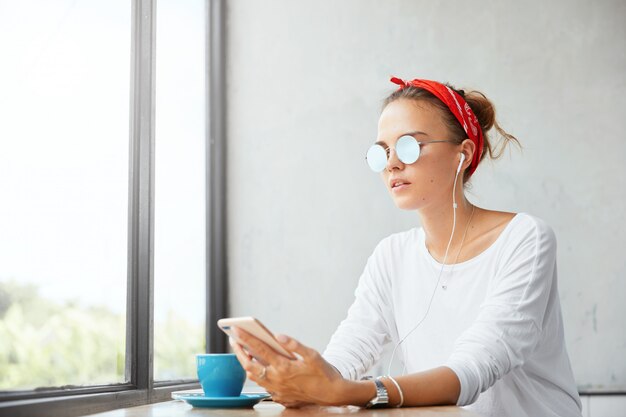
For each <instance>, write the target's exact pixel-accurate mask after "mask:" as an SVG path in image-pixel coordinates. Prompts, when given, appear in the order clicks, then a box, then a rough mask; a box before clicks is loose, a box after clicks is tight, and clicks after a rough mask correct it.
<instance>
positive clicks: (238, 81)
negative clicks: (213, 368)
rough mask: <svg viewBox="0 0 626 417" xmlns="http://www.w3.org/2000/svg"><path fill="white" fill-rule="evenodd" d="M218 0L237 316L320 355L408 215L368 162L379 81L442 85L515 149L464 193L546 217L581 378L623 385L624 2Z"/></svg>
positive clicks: (383, 90) (413, 220) (585, 384)
mask: <svg viewBox="0 0 626 417" xmlns="http://www.w3.org/2000/svg"><path fill="white" fill-rule="evenodd" d="M228 5H229V8H228V16H229V17H228V63H227V71H228V77H229V79H228V88H227V92H228V100H229V102H228V161H227V163H228V202H227V204H228V215H229V221H228V233H229V243H228V250H229V263H228V265H229V273H230V285H231V295H230V300H229V302H230V307H231V313H232V314H233V315H254V316H257V317H258V318H260V319H261V320H262V321H264V322H265V323H266V324H267V325H269V326H270V327H271V328H272V329H274V330H276V331H282V332H286V333H289V334H292V335H293V336H295V337H297V338H299V339H301V340H302V341H303V342H305V343H307V344H309V345H311V346H313V347H315V348H317V349H319V350H323V348H324V347H325V345H326V343H327V342H328V340H329V338H330V336H331V334H332V332H333V331H334V330H335V328H336V326H337V325H338V323H339V322H340V321H341V320H342V319H343V318H344V317H345V314H346V311H347V308H348V307H349V305H350V304H351V302H352V300H353V291H354V288H355V286H356V283H357V280H358V278H359V275H360V273H361V271H362V269H363V267H364V265H365V261H366V258H367V257H368V256H369V255H370V253H371V251H372V250H373V248H374V246H375V244H376V243H377V242H378V241H379V240H380V239H381V238H383V237H384V236H387V235H388V234H390V233H393V232H395V231H400V230H405V229H408V228H410V227H413V226H415V225H417V224H418V218H417V215H416V214H415V213H412V212H403V211H400V210H399V209H397V208H396V207H395V206H394V205H393V203H392V201H391V199H390V197H389V196H388V195H387V194H386V191H385V189H384V187H383V184H382V182H381V181H380V179H379V178H378V177H377V176H376V175H375V174H372V173H371V172H369V171H368V169H367V167H366V165H365V162H364V154H365V150H366V148H367V147H368V145H370V144H371V143H372V142H373V140H374V138H375V136H376V123H377V118H378V114H379V110H380V103H381V100H382V99H383V98H384V97H385V96H386V95H387V94H388V93H390V92H391V91H393V90H394V88H395V85H393V84H391V83H390V82H388V79H389V77H390V75H397V76H400V77H402V78H415V77H420V78H431V79H437V80H440V81H449V82H452V83H453V84H454V85H455V86H457V87H460V88H477V89H480V90H482V91H483V92H485V93H486V94H487V96H488V97H489V98H490V99H492V100H493V102H494V103H495V104H496V108H497V110H498V116H499V119H500V121H501V123H502V125H503V126H504V127H505V128H506V129H507V130H509V131H510V132H511V133H513V134H515V135H516V136H517V137H518V138H519V139H520V141H521V142H522V144H523V146H524V148H525V149H524V151H523V153H520V152H518V151H516V150H515V149H513V152H512V153H510V154H508V153H507V154H506V155H505V157H504V158H503V159H501V160H500V161H498V162H496V163H495V164H491V163H486V164H484V165H481V167H480V168H479V169H478V171H477V173H476V175H475V178H474V180H473V182H474V184H473V189H472V190H471V193H470V194H469V198H470V200H472V201H473V202H475V203H477V204H479V205H481V206H484V207H488V208H493V209H498V210H507V211H515V212H519V211H524V212H529V213H532V214H534V215H537V216H539V217H542V218H544V219H545V220H547V221H548V222H549V224H551V225H552V227H553V228H554V229H555V231H556V233H557V237H558V242H559V266H558V267H559V274H560V283H559V286H560V293H561V300H562V304H563V314H564V317H565V320H566V329H565V330H566V337H567V345H568V349H569V351H570V355H571V357H572V360H573V366H574V371H575V374H576V378H577V381H578V383H579V386H580V388H581V389H588V388H596V389H607V388H609V389H621V390H622V391H623V390H625V389H626V360H625V359H624V358H625V357H626V354H625V353H626V352H625V351H626V332H625V331H624V329H626V325H625V324H626V323H625V319H624V317H626V314H625V312H624V303H623V302H621V300H622V298H623V295H624V294H626V279H625V278H626V261H625V260H624V259H626V258H625V257H624V256H623V248H624V247H625V246H626V238H625V237H624V230H625V227H624V226H625V223H626V218H625V216H624V212H625V208H626V207H625V201H626V199H625V198H624V196H623V190H624V189H626V169H625V168H624V165H623V164H624V163H623V160H624V155H626V133H625V129H624V127H623V121H624V120H626V117H625V116H626V114H625V113H626V111H625V110H624V109H625V108H626V53H625V52H624V51H626V24H624V22H626V2H623V1H613V2H610V1H591V0H588V1H565V0H558V1H552V2H540V1H534V2H523V4H522V2H515V1H511V0H508V1H489V2H485V1H466V2H454V3H451V2H438V1H409V0H395V1H384V2H383V1H363V0H358V1H357V0H350V1H348V0H344V1H331V0H323V1H321V0H315V1H313V0H311V1H288V0H284V1H277V0H272V1H263V2H258V1H253V0H245V1H244V0H231V1H229V2H228ZM585 401H587V402H588V403H589V404H587V405H586V407H587V408H586V411H589V410H593V407H591V405H592V404H591V403H592V402H593V401H596V402H597V403H598V404H605V403H606V402H603V401H605V400H604V399H603V398H601V397H593V398H591V399H585ZM606 401H608V403H609V404H611V401H619V400H618V399H617V397H609V399H608V400H606ZM622 409H623V408H622ZM595 415H597V414H595V413H594V416H595ZM606 415H609V414H606Z"/></svg>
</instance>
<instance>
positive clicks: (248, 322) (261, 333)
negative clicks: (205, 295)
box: [217, 317, 297, 359]
mask: <svg viewBox="0 0 626 417" xmlns="http://www.w3.org/2000/svg"><path fill="white" fill-rule="evenodd" d="M217 326H218V327H219V328H220V329H222V330H223V331H224V333H226V334H227V335H229V336H230V337H232V338H233V339H235V340H237V338H236V337H235V335H234V334H233V332H232V331H231V327H232V326H235V327H238V328H240V329H243V330H245V331H247V332H248V333H250V334H251V335H253V336H254V337H256V338H257V339H260V340H262V341H263V342H265V343H266V344H267V345H269V346H270V347H271V348H272V349H274V350H275V351H276V352H278V353H280V354H281V355H283V356H284V357H286V358H289V359H297V358H296V357H295V356H294V355H293V353H291V352H289V351H288V350H286V349H285V348H284V347H282V345H281V344H280V343H278V340H276V338H275V337H274V335H273V334H272V332H270V331H269V330H268V329H267V327H265V326H264V325H263V323H261V322H260V321H259V320H257V319H255V318H254V317H233V318H224V319H219V320H218V321H217Z"/></svg>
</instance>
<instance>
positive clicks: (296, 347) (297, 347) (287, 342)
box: [276, 334, 318, 359]
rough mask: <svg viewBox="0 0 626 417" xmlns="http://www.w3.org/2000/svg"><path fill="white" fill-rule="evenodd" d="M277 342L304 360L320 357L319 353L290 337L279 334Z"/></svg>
mask: <svg viewBox="0 0 626 417" xmlns="http://www.w3.org/2000/svg"><path fill="white" fill-rule="evenodd" d="M276 340H278V342H279V343H280V344H281V345H282V346H283V347H284V348H285V349H287V350H288V351H290V352H296V353H297V354H299V355H300V356H301V357H302V358H303V359H315V358H316V357H317V356H318V353H317V351H316V350H315V349H311V348H310V347H308V346H305V345H303V344H302V343H300V342H298V341H297V340H296V339H294V338H293V337H289V336H287V335H285V334H279V335H277V336H276Z"/></svg>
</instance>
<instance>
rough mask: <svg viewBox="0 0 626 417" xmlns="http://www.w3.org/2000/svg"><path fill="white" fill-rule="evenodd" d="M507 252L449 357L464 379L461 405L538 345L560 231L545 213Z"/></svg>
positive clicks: (476, 396)
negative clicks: (549, 223)
mask: <svg viewBox="0 0 626 417" xmlns="http://www.w3.org/2000/svg"><path fill="white" fill-rule="evenodd" d="M521 233H523V236H520V237H519V239H518V240H516V242H517V244H515V245H512V247H509V248H508V249H507V250H506V252H505V253H504V254H503V258H502V262H503V263H502V265H503V266H502V268H500V270H499V272H498V273H497V275H496V276H495V277H494V278H493V280H492V282H491V283H490V286H489V289H488V294H487V296H486V297H485V300H484V302H483V303H482V305H481V306H480V312H479V314H478V317H477V319H476V321H475V322H474V323H473V324H472V325H471V326H470V327H469V328H468V329H467V330H466V331H465V332H463V334H461V336H460V337H459V338H458V339H457V340H456V342H455V345H454V351H453V353H452V355H451V356H450V358H449V359H448V361H447V363H446V364H445V365H446V366H447V367H449V368H450V369H452V370H453V371H454V372H455V373H456V375H457V376H458V378H459V381H460V383H461V393H460V396H459V399H458V402H457V405H459V406H462V405H468V404H471V403H473V402H474V401H476V399H477V398H478V396H479V394H480V393H481V392H483V391H485V390H486V389H488V388H489V387H491V386H492V385H493V384H494V383H495V382H496V381H497V380H498V379H500V378H501V377H502V376H503V375H505V374H507V373H508V372H509V371H510V370H512V369H514V368H516V367H519V366H521V365H523V364H524V362H525V361H526V360H527V359H528V357H529V355H530V354H531V353H532V351H533V349H534V348H535V346H536V345H537V343H538V341H539V339H540V337H541V333H542V327H543V320H544V315H545V312H546V308H547V304H548V300H549V299H550V293H551V291H552V288H553V284H554V283H553V280H555V279H556V276H555V268H556V237H555V235H554V232H553V231H552V229H551V228H550V227H549V226H548V225H546V224H545V223H544V222H543V221H542V220H541V219H535V227H530V228H529V229H528V230H527V231H525V232H521Z"/></svg>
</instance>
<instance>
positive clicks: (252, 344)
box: [232, 327, 286, 366]
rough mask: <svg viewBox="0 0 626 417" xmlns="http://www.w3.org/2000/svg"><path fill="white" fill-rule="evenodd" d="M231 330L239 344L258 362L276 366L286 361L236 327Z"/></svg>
mask: <svg viewBox="0 0 626 417" xmlns="http://www.w3.org/2000/svg"><path fill="white" fill-rule="evenodd" d="M232 329H233V331H234V333H235V336H236V337H237V339H238V341H239V343H241V344H242V345H244V346H245V347H246V349H247V350H248V352H250V354H251V355H252V356H253V357H254V358H256V359H257V360H259V361H260V362H262V363H264V364H269V365H272V366H276V365H278V364H280V363H282V361H284V360H286V359H283V358H282V356H281V355H280V354H278V353H277V352H276V351H275V350H274V349H272V348H271V347H270V346H268V345H267V344H266V343H265V342H263V341H262V340H259V339H257V338H256V337H254V336H252V335H251V334H250V333H248V332H246V331H245V330H243V329H240V328H236V327H233V328H232Z"/></svg>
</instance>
